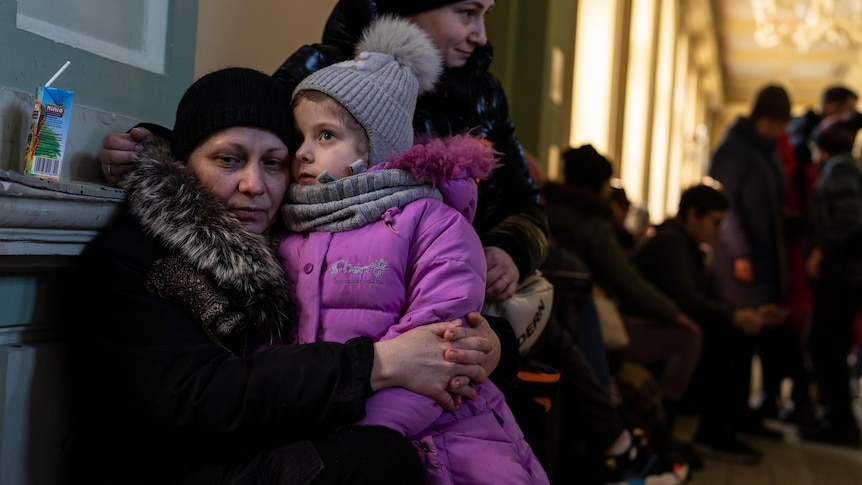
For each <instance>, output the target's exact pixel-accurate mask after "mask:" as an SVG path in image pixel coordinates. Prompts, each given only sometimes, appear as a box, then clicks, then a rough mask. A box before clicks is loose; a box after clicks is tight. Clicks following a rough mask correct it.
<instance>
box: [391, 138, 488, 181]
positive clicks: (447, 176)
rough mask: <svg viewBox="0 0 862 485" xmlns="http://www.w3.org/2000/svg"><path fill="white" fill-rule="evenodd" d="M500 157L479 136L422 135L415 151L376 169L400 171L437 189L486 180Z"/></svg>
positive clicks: (417, 140) (416, 141)
mask: <svg viewBox="0 0 862 485" xmlns="http://www.w3.org/2000/svg"><path fill="white" fill-rule="evenodd" d="M498 155H499V154H498V153H497V152H496V151H494V149H493V148H492V147H491V146H489V145H488V144H486V143H484V142H483V141H482V140H481V139H479V138H476V137H475V136H470V135H455V136H450V137H446V138H436V137H431V136H428V135H418V136H417V137H416V140H415V142H414V144H413V147H411V148H410V149H409V150H407V151H406V152H404V153H402V154H401V155H399V156H397V157H395V158H393V159H392V160H389V161H388V162H385V163H383V164H381V165H382V166H378V167H375V169H382V168H400V169H403V170H407V171H409V172H410V173H412V174H413V176H414V177H416V178H417V179H419V180H427V181H428V182H431V183H433V184H434V185H435V186H436V185H440V184H442V183H443V182H445V181H447V180H454V179H458V178H463V177H469V178H473V179H484V178H486V177H487V176H488V173H490V172H491V170H492V169H493V168H494V167H496V166H497V160H498Z"/></svg>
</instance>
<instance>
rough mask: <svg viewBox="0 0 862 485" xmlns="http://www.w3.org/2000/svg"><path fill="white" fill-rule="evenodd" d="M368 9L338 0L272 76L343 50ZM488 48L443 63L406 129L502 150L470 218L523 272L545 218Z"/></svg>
mask: <svg viewBox="0 0 862 485" xmlns="http://www.w3.org/2000/svg"><path fill="white" fill-rule="evenodd" d="M375 14H376V6H375V2H374V1H373V0H340V1H339V2H338V4H337V5H336V6H335V8H334V9H333V11H332V13H331V15H330V17H329V19H328V21H327V23H326V27H325V29H324V33H323V39H322V43H320V44H313V45H306V46H303V47H301V48H300V49H299V50H297V51H296V52H295V53H294V54H293V55H291V56H290V57H289V58H288V59H287V60H286V61H285V62H284V64H282V66H281V67H279V69H278V70H277V71H276V73H275V74H274V75H273V77H275V78H276V79H278V80H280V81H282V82H284V83H285V84H287V85H288V87H290V88H293V87H295V86H296V84H297V83H299V81H300V80H302V79H303V78H304V77H305V76H307V75H308V74H310V73H311V72H314V71H316V70H318V69H320V68H322V67H325V66H327V65H330V64H332V63H335V62H339V61H342V60H345V59H347V58H349V57H351V56H352V55H353V54H354V45H355V43H356V41H357V40H358V38H359V36H360V35H361V33H362V30H363V28H364V27H365V26H366V25H367V24H368V23H369V22H370V21H371V20H372V19H373V18H374V16H375ZM492 52H493V51H492V48H491V47H490V46H484V47H482V48H479V49H476V51H475V52H474V53H473V55H472V56H471V57H470V59H469V61H468V62H467V65H465V66H464V67H462V68H453V69H447V70H446V72H445V74H444V77H443V79H442V80H441V81H440V83H438V86H437V90H436V91H435V92H433V93H428V94H426V95H424V96H422V97H421V98H420V99H419V103H418V106H417V108H416V115H415V117H414V129H415V130H416V132H417V133H430V134H434V135H437V136H447V135H454V134H461V133H464V132H470V133H473V134H474V135H480V136H483V137H484V138H485V139H487V140H489V141H490V142H492V143H493V145H494V148H495V150H497V151H498V152H500V153H501V154H502V157H501V160H500V162H501V165H500V167H498V168H496V169H495V170H493V171H492V172H491V174H490V176H489V177H488V179H487V180H484V181H482V182H481V183H480V185H479V208H478V211H477V214H476V218H475V220H474V224H473V225H474V226H475V227H476V229H477V231H478V232H479V236H480V237H481V238H482V243H483V244H484V245H485V246H496V247H499V248H501V249H503V250H505V251H506V252H507V253H508V254H509V255H510V256H512V259H513V260H514V261H515V264H516V265H517V266H518V270H519V272H520V275H521V278H524V277H525V276H527V275H528V274H530V273H531V272H532V271H533V270H535V269H536V268H538V267H539V265H540V264H541V263H542V262H543V261H544V259H545V256H546V252H547V245H548V241H547V219H546V216H545V213H544V208H543V207H542V205H541V202H540V191H539V189H538V187H537V186H536V184H535V183H534V182H533V180H532V179H530V177H529V172H528V169H527V162H526V159H525V158H524V153H523V149H522V147H521V144H520V142H519V141H518V139H517V138H516V137H515V134H514V129H515V127H514V125H513V123H512V120H511V119H510V118H509V106H508V101H507V99H506V93H505V91H504V90H503V86H502V84H501V83H500V81H499V80H498V79H497V78H496V77H495V76H494V75H493V74H491V73H489V72H488V66H489V65H490V63H491V59H492V56H493V54H492Z"/></svg>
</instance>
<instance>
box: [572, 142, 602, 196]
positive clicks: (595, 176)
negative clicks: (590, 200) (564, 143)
mask: <svg viewBox="0 0 862 485" xmlns="http://www.w3.org/2000/svg"><path fill="white" fill-rule="evenodd" d="M563 159H564V160H565V164H566V166H565V174H566V183H567V184H572V185H577V186H580V187H585V188H588V189H590V190H592V191H594V192H598V191H600V190H601V188H602V185H604V183H605V182H607V181H608V180H610V178H611V175H612V174H613V171H614V170H613V166H612V165H611V162H610V161H608V159H607V158H605V157H604V156H602V155H601V154H600V153H599V152H597V151H596V149H595V148H593V146H592V145H589V144H588V145H583V146H580V147H578V148H570V149H568V150H566V152H565V153H564V154H563Z"/></svg>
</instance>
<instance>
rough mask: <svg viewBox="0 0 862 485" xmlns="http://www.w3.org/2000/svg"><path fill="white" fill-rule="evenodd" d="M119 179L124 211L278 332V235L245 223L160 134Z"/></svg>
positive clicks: (284, 318) (282, 290)
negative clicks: (124, 192)
mask: <svg viewBox="0 0 862 485" xmlns="http://www.w3.org/2000/svg"><path fill="white" fill-rule="evenodd" d="M123 187H124V188H125V189H126V190H127V198H126V200H127V203H128V206H129V211H130V213H131V214H132V215H133V216H135V218H136V219H138V221H139V222H140V224H141V225H142V226H143V228H144V230H145V231H146V232H147V233H148V234H150V235H151V236H152V237H154V238H156V239H157V240H159V241H160V242H161V243H162V244H164V245H165V246H166V247H167V248H168V249H169V250H170V251H171V252H173V253H175V254H179V255H181V256H183V257H184V258H185V259H186V260H187V261H188V263H189V264H190V265H191V266H192V267H193V268H194V269H196V270H197V271H199V272H200V273H202V274H204V275H206V276H207V277H208V278H209V279H210V281H211V282H213V283H214V284H215V285H216V286H217V288H219V289H220V290H222V291H223V292H224V294H225V296H227V297H228V298H229V299H230V301H231V302H232V304H233V305H234V306H236V309H237V310H238V311H241V312H244V313H245V316H246V320H247V322H246V323H247V324H248V325H249V326H250V327H252V329H254V330H255V333H258V332H259V333H260V334H261V335H262V336H263V337H264V338H268V339H269V340H273V339H278V338H280V337H282V336H284V331H285V328H286V327H287V324H288V318H289V317H288V315H290V312H289V308H290V306H289V301H288V297H287V289H286V286H285V283H284V281H285V280H284V272H283V270H282V268H281V265H280V264H279V262H278V260H277V258H276V256H275V244H276V243H277V240H276V241H273V240H272V239H270V236H266V235H259V234H252V233H250V232H248V231H247V230H245V229H244V228H243V227H242V225H241V224H240V222H239V220H238V219H236V218H235V217H234V216H233V214H231V213H230V212H228V211H227V210H226V209H225V208H224V206H223V205H222V204H221V202H219V201H218V200H216V199H215V197H213V196H212V194H211V193H210V192H209V191H208V190H207V189H206V188H204V187H203V186H202V185H201V183H200V182H199V181H198V180H197V178H195V176H194V175H193V174H192V172H191V170H189V169H188V168H187V167H186V165H185V164H184V163H182V162H178V161H176V160H174V159H173V157H172V156H171V155H170V147H169V146H168V144H167V143H166V142H164V141H161V140H157V141H154V142H152V143H147V144H145V145H144V149H143V151H142V152H141V154H140V155H139V156H138V159H137V167H136V169H135V170H133V171H132V172H130V173H129V174H128V175H127V176H126V178H125V179H124V180H123Z"/></svg>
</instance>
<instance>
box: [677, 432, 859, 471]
mask: <svg viewBox="0 0 862 485" xmlns="http://www.w3.org/2000/svg"><path fill="white" fill-rule="evenodd" d="M695 425H696V418H695V417H689V416H685V417H680V419H679V423H678V425H677V428H676V434H677V436H678V437H680V438H681V439H687V438H689V437H690V436H691V434H690V433H693V430H694V427H695ZM767 425H768V426H770V427H773V428H776V429H781V430H782V431H784V434H785V439H784V441H783V442H781V443H777V442H773V441H769V440H755V439H752V440H750V441H749V442H750V443H751V444H752V445H753V446H756V447H757V448H758V449H760V450H761V451H763V455H764V458H763V461H762V462H761V463H760V464H759V465H757V466H745V465H735V464H729V463H727V462H723V461H718V460H714V459H710V458H709V457H705V459H704V468H703V469H702V470H699V471H696V472H695V473H694V475H693V478H692V480H691V481H690V482H689V483H690V485H860V484H862V449H849V448H844V447H837V446H827V445H820V444H813V443H810V442H803V441H801V440H800V439H799V437H798V436H797V434H796V427H795V426H791V425H786V424H783V423H780V422H778V421H767Z"/></svg>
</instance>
